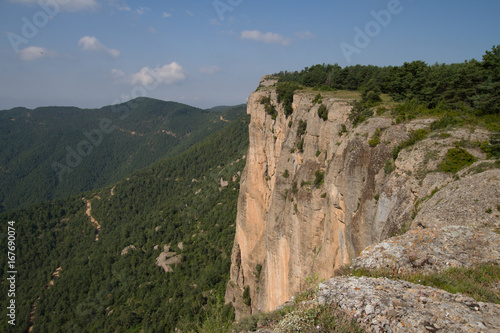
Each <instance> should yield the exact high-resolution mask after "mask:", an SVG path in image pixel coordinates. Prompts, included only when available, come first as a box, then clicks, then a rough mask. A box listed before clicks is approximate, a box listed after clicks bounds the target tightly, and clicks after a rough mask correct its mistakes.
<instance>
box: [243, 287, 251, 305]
mask: <svg viewBox="0 0 500 333" xmlns="http://www.w3.org/2000/svg"><path fill="white" fill-rule="evenodd" d="M243 304H245V305H246V306H250V304H252V300H251V299H250V286H246V287H245V290H243Z"/></svg>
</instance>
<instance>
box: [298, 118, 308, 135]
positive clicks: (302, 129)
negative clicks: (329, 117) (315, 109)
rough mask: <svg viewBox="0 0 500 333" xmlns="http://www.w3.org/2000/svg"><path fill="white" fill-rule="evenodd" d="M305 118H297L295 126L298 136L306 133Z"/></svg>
mask: <svg viewBox="0 0 500 333" xmlns="http://www.w3.org/2000/svg"><path fill="white" fill-rule="evenodd" d="M306 129H307V120H302V119H300V120H299V127H298V128H297V136H298V137H300V136H302V135H304V134H305V133H306Z"/></svg>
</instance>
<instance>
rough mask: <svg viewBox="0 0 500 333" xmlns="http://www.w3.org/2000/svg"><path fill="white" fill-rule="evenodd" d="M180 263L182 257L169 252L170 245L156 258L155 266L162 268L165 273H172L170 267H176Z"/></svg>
mask: <svg viewBox="0 0 500 333" xmlns="http://www.w3.org/2000/svg"><path fill="white" fill-rule="evenodd" d="M181 262H182V255H181V254H179V255H177V253H175V252H170V245H165V246H164V247H163V252H162V253H160V255H159V256H158V257H157V258H156V265H158V266H159V267H161V268H163V270H164V271H165V272H173V271H174V270H173V268H172V266H171V265H174V264H175V265H178V264H180V263H181Z"/></svg>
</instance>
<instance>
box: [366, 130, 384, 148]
mask: <svg viewBox="0 0 500 333" xmlns="http://www.w3.org/2000/svg"><path fill="white" fill-rule="evenodd" d="M381 134H382V130H381V129H380V128H377V129H376V130H375V133H373V136H372V138H371V139H370V140H369V141H368V144H370V146H371V147H376V146H377V145H378V144H379V143H380V135H381Z"/></svg>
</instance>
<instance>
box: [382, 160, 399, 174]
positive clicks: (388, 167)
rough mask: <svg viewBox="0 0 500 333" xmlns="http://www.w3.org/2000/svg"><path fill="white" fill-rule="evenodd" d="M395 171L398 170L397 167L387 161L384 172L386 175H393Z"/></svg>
mask: <svg viewBox="0 0 500 333" xmlns="http://www.w3.org/2000/svg"><path fill="white" fill-rule="evenodd" d="M394 170H396V167H395V166H394V164H392V162H391V161H389V160H387V161H385V164H384V172H385V174H386V175H388V174H390V173H392V172H393V171H394Z"/></svg>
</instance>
